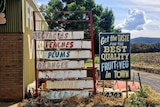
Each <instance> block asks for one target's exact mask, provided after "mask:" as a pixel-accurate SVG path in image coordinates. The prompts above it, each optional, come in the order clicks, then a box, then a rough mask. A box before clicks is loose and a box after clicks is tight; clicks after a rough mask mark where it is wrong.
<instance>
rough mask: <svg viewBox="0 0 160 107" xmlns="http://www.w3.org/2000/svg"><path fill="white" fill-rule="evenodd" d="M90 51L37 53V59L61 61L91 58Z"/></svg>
mask: <svg viewBox="0 0 160 107" xmlns="http://www.w3.org/2000/svg"><path fill="white" fill-rule="evenodd" d="M91 56H92V52H91V51H90V50H76V51H75V50H62V51H37V59H48V60H60V59H79V58H82V59H83V58H84V59H85V58H91Z"/></svg>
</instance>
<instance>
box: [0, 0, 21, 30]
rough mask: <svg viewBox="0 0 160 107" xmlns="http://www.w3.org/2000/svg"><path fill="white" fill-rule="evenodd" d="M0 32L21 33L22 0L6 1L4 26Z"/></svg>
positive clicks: (0, 27) (0, 26)
mask: <svg viewBox="0 0 160 107" xmlns="http://www.w3.org/2000/svg"><path fill="white" fill-rule="evenodd" d="M0 32H22V0H6V24H4V25H0Z"/></svg>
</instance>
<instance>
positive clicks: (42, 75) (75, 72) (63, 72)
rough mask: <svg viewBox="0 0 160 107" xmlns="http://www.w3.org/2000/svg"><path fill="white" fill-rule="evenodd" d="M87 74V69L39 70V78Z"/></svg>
mask: <svg viewBox="0 0 160 107" xmlns="http://www.w3.org/2000/svg"><path fill="white" fill-rule="evenodd" d="M86 76H87V70H54V71H39V72H38V78H39V79H41V78H44V79H45V78H51V79H53V78H56V79H58V78H84V77H86Z"/></svg>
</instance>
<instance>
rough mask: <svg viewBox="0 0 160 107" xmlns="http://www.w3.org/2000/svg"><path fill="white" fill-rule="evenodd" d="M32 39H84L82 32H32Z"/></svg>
mask: <svg viewBox="0 0 160 107" xmlns="http://www.w3.org/2000/svg"><path fill="white" fill-rule="evenodd" d="M32 38H33V39H36V40H62V39H84V31H70V32H68V31H62V32H60V31H34V32H33V35H32Z"/></svg>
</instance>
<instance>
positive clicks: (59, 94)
mask: <svg viewBox="0 0 160 107" xmlns="http://www.w3.org/2000/svg"><path fill="white" fill-rule="evenodd" d="M89 91H90V90H70V91H69V90H66V91H52V90H50V91H41V96H44V97H47V98H48V99H62V98H69V97H72V96H79V97H88V96H89V94H90V92H89Z"/></svg>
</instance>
